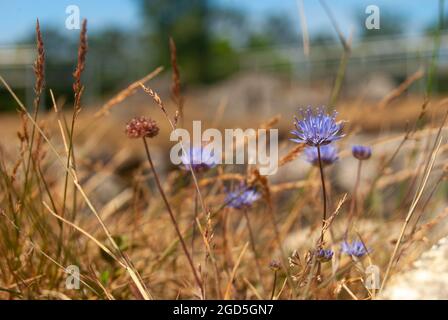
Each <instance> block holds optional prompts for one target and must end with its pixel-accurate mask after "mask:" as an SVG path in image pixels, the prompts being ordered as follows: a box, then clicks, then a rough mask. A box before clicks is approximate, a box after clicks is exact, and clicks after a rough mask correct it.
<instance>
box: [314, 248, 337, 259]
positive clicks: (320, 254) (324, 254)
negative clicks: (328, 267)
mask: <svg viewBox="0 0 448 320" xmlns="http://www.w3.org/2000/svg"><path fill="white" fill-rule="evenodd" d="M333 254H334V252H333V250H331V249H322V248H320V249H319V250H317V252H316V256H317V260H319V261H320V262H328V261H330V260H331V259H332V258H333Z"/></svg>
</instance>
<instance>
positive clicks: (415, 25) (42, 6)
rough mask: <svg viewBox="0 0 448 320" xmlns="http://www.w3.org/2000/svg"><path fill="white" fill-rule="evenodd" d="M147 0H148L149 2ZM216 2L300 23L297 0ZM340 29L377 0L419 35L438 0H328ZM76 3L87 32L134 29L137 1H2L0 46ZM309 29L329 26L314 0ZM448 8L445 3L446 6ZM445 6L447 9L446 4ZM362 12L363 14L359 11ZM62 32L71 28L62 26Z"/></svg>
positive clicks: (55, 22) (55, 23)
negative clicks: (104, 29)
mask: <svg viewBox="0 0 448 320" xmlns="http://www.w3.org/2000/svg"><path fill="white" fill-rule="evenodd" d="M149 1H150V0H149ZM212 1H213V2H215V3H216V4H218V5H220V6H227V7H231V8H237V9H241V10H242V11H243V12H246V13H247V14H248V16H249V18H250V19H252V20H253V21H254V23H255V24H256V23H259V22H262V20H263V19H264V18H265V17H266V16H268V15H269V14H272V13H279V14H285V15H287V16H289V17H290V18H291V19H292V21H293V22H294V23H295V25H296V26H297V30H299V29H300V27H299V20H298V6H297V0H212ZM327 3H328V5H329V7H330V8H331V9H332V11H333V13H334V15H335V17H336V18H337V20H338V23H339V24H340V27H341V29H342V31H343V32H345V33H348V32H349V30H350V29H351V28H352V27H353V28H354V29H355V32H356V28H359V27H362V26H358V25H356V20H355V16H356V14H357V13H359V10H361V11H363V10H364V9H365V7H366V6H367V5H370V4H375V5H377V6H379V8H380V10H383V11H389V12H393V13H399V14H401V15H403V16H405V17H406V18H407V19H408V21H409V25H408V26H407V32H408V33H411V34H412V33H418V32H419V31H421V29H422V28H423V27H425V26H427V25H428V24H430V23H431V22H434V21H435V19H436V17H437V10H438V0H412V1H411V0H393V1H392V0H337V1H335V0H331V1H329V0H327ZM72 4H76V5H78V6H79V8H80V11H81V16H82V17H86V18H88V20H89V30H90V32H95V31H96V30H100V29H101V28H104V27H108V26H115V27H118V28H131V29H132V28H138V26H139V12H138V7H137V1H136V0H107V1H103V0H57V1H55V0H14V1H7V0H0V44H8V43H13V42H15V41H17V40H20V39H23V38H24V37H25V36H26V35H28V34H30V33H31V32H32V30H33V28H34V24H35V20H36V18H37V17H39V20H40V21H41V24H42V25H47V26H52V27H56V28H58V27H60V28H61V30H65V28H64V25H65V19H66V17H67V15H66V13H65V9H66V7H67V6H68V5H72ZM304 5H305V13H306V16H307V22H308V26H309V29H310V32H311V33H313V32H319V31H328V30H332V26H331V24H330V22H329V20H328V17H327V16H326V15H325V13H324V11H323V9H322V7H321V6H320V4H319V1H317V0H304ZM445 7H447V5H445ZM445 9H446V8H445ZM361 13H362V12H361ZM65 32H70V31H68V30H65Z"/></svg>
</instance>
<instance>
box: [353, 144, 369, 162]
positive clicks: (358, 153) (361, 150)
mask: <svg viewBox="0 0 448 320" xmlns="http://www.w3.org/2000/svg"><path fill="white" fill-rule="evenodd" d="M352 154H353V156H354V157H355V158H356V159H359V160H367V159H369V158H370V156H371V155H372V148H370V147H366V146H353V147H352Z"/></svg>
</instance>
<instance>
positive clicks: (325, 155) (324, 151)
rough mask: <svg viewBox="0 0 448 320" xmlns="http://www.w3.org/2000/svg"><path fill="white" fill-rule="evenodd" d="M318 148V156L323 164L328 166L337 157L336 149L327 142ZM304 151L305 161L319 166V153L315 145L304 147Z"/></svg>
mask: <svg viewBox="0 0 448 320" xmlns="http://www.w3.org/2000/svg"><path fill="white" fill-rule="evenodd" d="M319 148H320V158H321V160H322V164H323V165H324V166H328V165H330V164H332V163H334V162H336V160H338V159H339V157H338V149H337V148H336V147H335V146H334V145H332V144H328V145H324V146H322V147H319ZM304 153H305V160H306V161H308V162H309V163H311V164H312V165H313V166H319V154H318V152H317V148H316V147H306V148H305V151H304Z"/></svg>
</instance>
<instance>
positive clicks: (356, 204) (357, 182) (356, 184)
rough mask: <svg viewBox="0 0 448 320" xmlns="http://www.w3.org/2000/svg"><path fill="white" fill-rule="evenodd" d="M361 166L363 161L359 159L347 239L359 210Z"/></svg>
mask: <svg viewBox="0 0 448 320" xmlns="http://www.w3.org/2000/svg"><path fill="white" fill-rule="evenodd" d="M361 167H362V161H361V160H358V170H357V172H356V181H355V187H354V189H353V195H352V201H351V203H350V211H349V214H348V223H347V229H346V230H345V235H344V238H345V239H347V236H348V232H349V229H350V227H351V225H352V222H353V218H354V216H355V212H356V211H357V210H358V189H359V182H360V180H361Z"/></svg>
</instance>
